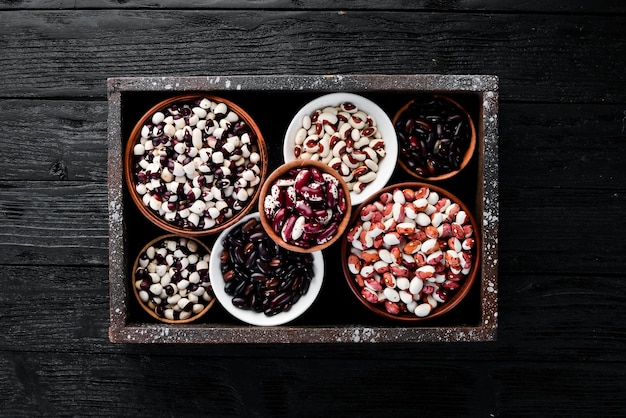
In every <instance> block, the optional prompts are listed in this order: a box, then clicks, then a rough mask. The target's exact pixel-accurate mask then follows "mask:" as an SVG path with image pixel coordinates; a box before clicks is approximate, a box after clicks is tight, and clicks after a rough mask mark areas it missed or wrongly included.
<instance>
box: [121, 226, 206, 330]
mask: <svg viewBox="0 0 626 418" xmlns="http://www.w3.org/2000/svg"><path fill="white" fill-rule="evenodd" d="M168 242H170V243H171V242H176V243H178V244H179V246H177V249H178V248H181V247H182V246H183V245H184V247H185V248H187V250H185V253H187V252H189V254H197V255H198V259H199V261H200V260H204V261H205V262H206V268H202V269H199V270H198V271H199V272H200V274H198V276H203V277H201V278H200V280H199V281H198V283H197V288H196V289H194V290H191V289H192V288H194V285H193V282H195V281H196V280H195V278H194V279H192V278H191V275H192V274H193V272H189V270H187V271H188V272H189V275H188V276H187V278H186V279H184V280H186V282H187V283H186V284H187V286H186V288H185V290H187V292H188V293H190V294H191V293H194V292H195V293H196V298H197V299H198V301H195V300H192V299H191V296H190V295H187V294H186V295H184V296H183V295H180V294H179V293H177V292H174V293H173V295H175V294H178V295H179V296H181V298H180V299H183V298H186V299H187V300H188V301H189V302H190V303H191V304H192V305H191V306H192V308H191V309H190V310H188V311H187V312H188V314H187V313H184V314H183V313H182V312H184V311H185V309H184V307H180V308H179V307H175V305H177V303H169V302H168V301H167V299H166V298H165V297H164V296H165V295H167V291H166V290H165V288H167V284H166V285H163V283H165V280H169V281H170V283H169V285H170V286H171V285H175V284H178V285H179V286H181V287H182V284H181V283H182V280H179V279H178V278H172V277H171V275H170V273H171V272H173V271H176V270H178V272H182V271H184V270H185V268H184V267H183V268H178V267H180V266H176V265H175V262H176V261H178V260H180V258H179V257H178V256H179V255H180V254H173V259H174V263H173V265H174V268H173V269H170V268H169V267H170V266H169V264H168V262H167V261H166V260H165V259H163V260H161V261H157V259H158V258H160V257H159V256H158V255H156V256H152V258H149V256H148V255H147V253H148V250H149V249H150V248H151V247H152V248H154V249H155V251H156V252H158V251H159V249H160V248H165V249H167V243H168ZM186 243H192V244H195V247H196V248H197V249H195V250H194V248H193V247H192V248H189V246H191V245H189V244H186ZM160 251H162V250H160ZM169 253H174V252H173V251H169ZM210 257H211V249H210V248H209V247H207V246H206V245H205V244H204V243H202V242H200V241H198V240H196V239H194V238H191V237H181V236H178V235H174V234H168V235H163V236H160V237H157V238H155V239H153V240H152V241H150V242H149V243H147V244H146V245H145V246H144V247H143V248H142V250H141V251H140V252H139V254H138V255H137V258H136V259H135V263H134V264H133V270H132V275H131V277H132V284H131V286H132V288H133V292H134V294H135V297H136V299H137V302H138V303H139V305H141V308H142V309H143V310H144V311H146V312H147V313H148V314H149V315H150V316H152V317H153V318H154V319H156V320H158V321H161V322H166V323H168V324H185V323H188V322H192V321H195V320H197V319H198V318H200V317H202V316H203V315H204V314H206V313H207V312H208V311H209V309H211V307H212V306H213V304H214V303H215V294H214V293H213V288H212V286H211V282H210V277H209V261H210ZM185 258H187V260H189V257H188V255H187V254H185ZM150 264H151V265H152V266H154V268H155V269H157V272H153V273H154V274H156V275H157V276H158V272H162V271H159V270H158V267H157V266H158V265H161V266H165V267H161V268H163V269H164V270H166V272H165V273H164V274H163V275H162V276H159V281H158V282H157V283H158V284H159V285H160V286H161V287H162V288H164V291H165V293H163V294H161V298H162V303H163V305H161V307H159V308H158V309H157V307H156V306H155V304H154V301H153V300H152V298H151V295H153V293H151V292H152V291H153V288H150V287H149V286H152V285H154V284H155V283H154V282H155V280H153V278H152V276H150V273H148V270H149V269H150V268H151V267H148V266H147V265H150ZM194 265H197V263H196V264H194ZM166 276H167V277H168V278H169V279H165V277H166ZM187 279H189V280H187ZM201 288H203V289H204V292H202V291H201V290H198V289H201ZM172 289H174V287H172ZM199 293H200V295H199V296H198V295H197V294H199ZM205 294H206V295H208V296H205ZM167 296H171V295H167ZM205 297H206V298H209V300H206V299H205ZM172 302H174V301H172ZM183 304H184V305H187V304H185V303H183ZM166 305H167V306H166ZM200 305H202V306H200ZM161 308H163V309H162V312H161ZM167 309H171V310H172V312H171V313H172V315H171V316H168V314H167V312H166V310H167ZM157 310H158V311H159V313H157ZM174 311H176V312H177V313H175V312H174Z"/></svg>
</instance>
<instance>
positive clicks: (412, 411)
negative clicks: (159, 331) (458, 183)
mask: <svg viewBox="0 0 626 418" xmlns="http://www.w3.org/2000/svg"><path fill="white" fill-rule="evenodd" d="M625 23H626V7H625V6H624V3H623V2H620V1H606V2H605V1H596V2H583V1H582V0H572V1H569V2H565V1H563V2H544V1H537V0H531V1H525V2H517V3H515V2H492V1H489V0H464V1H458V2H451V1H448V0H439V1H421V0H420V1H416V2H409V1H406V0H397V1H383V2H375V3H373V2H365V1H362V0H355V1H351V2H331V1H328V0H323V1H316V2H299V1H289V0H274V1H265V2H263V1H252V0H250V1H248V0H235V1H224V0H213V1H209V2H200V1H197V0H190V1H186V2H182V1H180V0H171V1H168V0H155V1H145V0H131V1H119V2H118V1H115V0H94V1H91V2H69V1H67V0H44V1H33V0H23V1H19V0H17V1H15V0H0V44H1V45H2V54H0V72H1V73H2V74H3V76H2V77H0V122H2V124H3V126H5V127H8V129H7V130H6V131H5V134H4V135H3V136H2V139H0V144H1V145H2V153H0V155H1V157H0V172H1V173H2V175H1V176H0V266H1V267H2V270H3V274H2V276H0V284H1V286H0V305H1V306H2V315H0V335H1V336H0V415H1V416H10V417H30V416H60V415H62V416H145V415H156V416H182V417H184V416H198V415H211V416H223V417H230V416H233V417H234V416H247V417H266V416H267V417H270V416H271V417H277V416H286V417H291V416H303V417H306V416H311V417H312V416H355V415H358V416H372V417H374V416H389V415H394V416H401V417H402V416H407V417H408V416H411V417H413V416H422V415H428V416H445V417H451V416H463V417H466V416H485V417H492V416H493V417H495V416H498V417H499V416H503V417H505V416H506V417H508V416H516V417H533V418H534V417H537V416H607V417H611V416H624V415H626V401H625V400H624V399H623V396H622V394H623V393H625V392H626V357H625V356H624V350H623V347H624V344H625V343H626V341H625V339H626V325H625V324H626V308H624V307H625V306H626V296H625V295H626V288H625V287H626V280H625V276H624V272H623V270H624V265H626V256H625V255H624V254H625V252H624V245H623V243H622V240H621V239H620V236H621V235H620V233H621V230H622V229H623V226H624V221H623V212H624V208H625V207H626V202H625V198H626V190H625V189H626V187H625V186H624V185H625V184H626V172H625V170H624V169H623V168H624V166H625V164H626V153H624V138H625V137H626V105H625V103H626V88H625V86H626V82H625V81H626V80H625V78H624V77H625V76H624V74H625V73H624V71H623V69H624V68H625V67H626V58H625V57H626V42H625V40H626V36H625V35H626V31H625V29H624V28H626V24H625ZM183 27H184V28H185V32H184V36H181V33H182V32H181V28H183ZM277 73H294V74H329V73H363V74H371V73H382V74H411V73H443V74H468V73H475V74H476V73H484V74H496V75H498V76H499V77H500V112H499V123H500V142H499V152H500V155H499V158H500V221H499V223H500V240H499V257H500V261H499V290H498V298H499V316H498V339H497V341H494V342H491V343H486V344H480V343H467V344H441V343H428V344H419V345H415V344H380V345H379V344H342V345H339V344H337V345H309V344H297V345H269V346H265V345H264V346H261V345H211V346H210V347H207V346H194V345H188V346H187V345H183V346H173V345H168V346H159V345H123V344H111V343H109V341H108V335H107V328H108V325H109V316H108V315H109V311H108V310H109V298H108V291H109V290H108V289H109V287H108V286H109V285H108V280H107V277H108V251H107V250H108V225H107V222H108V208H107V191H106V186H107V185H106V179H107V161H106V153H107V144H106V138H107V132H106V129H107V103H106V82H105V80H106V78H107V77H113V76H144V75H146V76H147V75H149V76H154V75H157V76H158V75H175V76H185V75H206V74H277ZM330 308H333V307H330ZM222 318H225V317H224V316H223V317H222ZM224 320H225V319H224ZM390 404H391V405H393V408H392V410H390V407H389V406H388V405H390Z"/></svg>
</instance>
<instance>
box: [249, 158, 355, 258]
mask: <svg viewBox="0 0 626 418" xmlns="http://www.w3.org/2000/svg"><path fill="white" fill-rule="evenodd" d="M311 169H317V170H319V171H320V172H321V173H323V174H328V175H330V176H332V178H333V179H335V180H336V181H337V182H336V183H335V184H336V185H338V186H339V187H340V189H341V190H342V193H343V200H344V203H343V205H342V206H343V209H342V212H341V211H339V213H338V212H337V210H338V207H339V205H334V206H333V207H334V210H333V215H332V216H336V217H337V219H335V223H338V226H337V229H336V231H334V232H333V233H332V234H329V236H328V237H323V239H322V240H321V241H319V242H318V241H316V242H315V243H312V244H311V243H310V241H309V240H306V242H307V243H309V244H307V245H308V246H302V245H294V244H292V243H289V242H287V241H285V240H284V239H283V237H282V236H281V234H279V233H277V232H276V231H275V230H274V228H273V222H272V221H271V220H270V219H268V216H267V213H266V206H268V204H269V202H268V201H267V199H266V198H268V199H269V198H271V189H272V186H273V185H274V184H275V183H276V182H277V181H280V180H281V179H283V178H285V177H287V176H289V177H290V178H295V175H296V174H294V173H297V172H300V171H302V170H311ZM289 173H292V174H291V175H289ZM313 205H314V204H313ZM313 205H312V206H313ZM276 209H277V210H278V209H280V207H278V208H276ZM268 210H269V209H268ZM286 211H287V213H288V216H286V217H285V218H284V219H287V218H288V217H289V216H291V215H293V216H295V217H296V218H297V217H298V212H297V211H296V210H295V209H293V208H290V209H288V210H286ZM351 213H352V205H351V202H350V191H349V190H348V186H347V185H346V183H345V182H344V181H343V179H342V178H341V177H340V176H339V175H338V174H337V171H335V170H334V169H332V168H331V167H329V166H328V165H327V164H324V163H322V162H320V161H313V160H294V161H291V162H288V163H285V164H283V165H281V166H280V167H278V168H277V169H276V170H275V171H274V172H273V173H271V174H270V175H269V177H268V178H267V180H266V181H265V183H264V184H263V187H262V188H261V195H260V197H259V215H260V218H261V223H262V224H263V228H264V229H265V231H266V232H267V234H268V235H269V236H270V238H271V239H272V240H274V241H275V242H276V243H277V244H278V245H280V246H281V247H283V248H286V249H288V250H291V251H296V252H306V253H310V252H315V251H321V250H323V249H324V248H327V247H329V246H330V245H332V244H333V243H334V242H335V241H337V240H338V239H339V237H340V236H341V235H342V234H343V231H344V230H345V229H346V227H347V225H348V222H349V221H350V214H351ZM282 224H283V225H284V222H283V223H282ZM311 225H312V224H311ZM329 225H330V224H329ZM307 234H308V238H311V240H313V239H315V240H317V239H318V238H319V237H320V236H322V235H323V232H322V231H321V230H320V232H317V233H315V232H311V231H309V232H308V233H304V234H303V235H302V236H303V237H304V236H305V235H307ZM303 239H304V238H303Z"/></svg>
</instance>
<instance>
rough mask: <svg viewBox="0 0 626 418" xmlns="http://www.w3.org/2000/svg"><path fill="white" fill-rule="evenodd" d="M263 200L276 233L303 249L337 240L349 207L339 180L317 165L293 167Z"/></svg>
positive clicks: (267, 215)
mask: <svg viewBox="0 0 626 418" xmlns="http://www.w3.org/2000/svg"><path fill="white" fill-rule="evenodd" d="M263 199H264V200H263V212H264V214H265V216H266V217H267V219H268V221H269V222H270V223H271V224H272V227H273V229H274V232H276V234H278V235H279V236H280V237H281V238H282V240H283V241H284V242H286V243H288V244H291V245H295V246H298V247H302V248H310V247H312V246H314V245H319V244H324V243H325V242H328V241H330V240H331V239H333V238H334V237H335V235H336V234H337V231H338V228H339V224H340V223H341V221H342V220H343V219H344V216H345V215H346V212H347V209H348V200H347V197H346V196H345V194H344V189H343V188H342V187H341V186H340V184H339V181H338V180H337V179H336V178H335V177H333V176H332V175H330V174H328V173H322V172H321V171H320V170H319V169H318V168H317V167H311V168H308V167H302V168H297V169H292V170H290V171H289V172H288V173H287V174H286V175H284V176H282V177H281V178H279V179H277V180H276V182H275V183H274V184H273V185H272V186H271V187H270V194H268V195H267V196H265V197H264V198H263Z"/></svg>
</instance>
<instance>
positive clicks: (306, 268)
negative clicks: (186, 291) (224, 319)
mask: <svg viewBox="0 0 626 418" xmlns="http://www.w3.org/2000/svg"><path fill="white" fill-rule="evenodd" d="M252 237H254V239H252ZM222 245H223V247H224V251H223V253H222V254H221V256H220V270H221V271H222V274H223V276H224V282H225V285H224V290H225V292H226V293H227V294H229V295H231V296H233V298H232V303H233V305H234V306H236V307H238V308H240V309H246V310H253V311H255V312H264V313H265V315H276V314H278V313H280V312H285V311H287V310H289V309H290V308H291V306H292V305H293V304H294V303H296V302H297V301H298V300H299V299H300V297H301V296H302V295H304V294H306V293H307V291H308V289H309V285H310V282H311V280H312V279H313V273H314V269H313V256H312V255H310V254H302V253H296V252H292V251H288V250H286V249H284V248H282V247H280V246H278V245H277V244H276V243H275V242H274V241H272V240H271V239H270V238H269V236H268V235H267V234H266V233H265V231H264V230H263V227H262V225H261V223H260V221H258V220H257V219H256V218H253V219H251V220H250V221H248V222H246V223H245V224H244V225H240V226H237V227H235V228H233V229H232V230H231V233H230V234H229V235H228V236H227V237H226V238H225V239H224V240H223V242H222Z"/></svg>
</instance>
